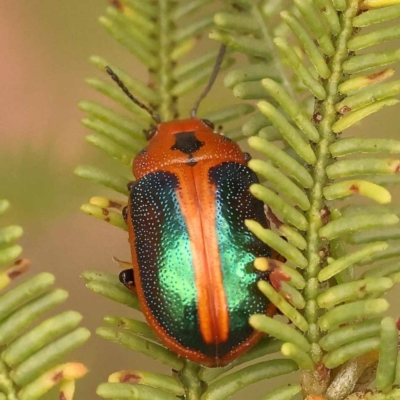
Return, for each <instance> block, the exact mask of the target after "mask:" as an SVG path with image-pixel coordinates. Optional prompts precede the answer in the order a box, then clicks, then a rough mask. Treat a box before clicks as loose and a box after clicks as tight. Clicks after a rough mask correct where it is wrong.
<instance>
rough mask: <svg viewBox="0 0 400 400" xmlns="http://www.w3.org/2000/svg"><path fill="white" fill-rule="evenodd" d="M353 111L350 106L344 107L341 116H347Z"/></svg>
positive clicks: (340, 112)
mask: <svg viewBox="0 0 400 400" xmlns="http://www.w3.org/2000/svg"><path fill="white" fill-rule="evenodd" d="M350 111H351V108H350V107H348V106H343V107H342V108H341V109H340V110H339V114H342V115H343V114H347V113H349V112H350Z"/></svg>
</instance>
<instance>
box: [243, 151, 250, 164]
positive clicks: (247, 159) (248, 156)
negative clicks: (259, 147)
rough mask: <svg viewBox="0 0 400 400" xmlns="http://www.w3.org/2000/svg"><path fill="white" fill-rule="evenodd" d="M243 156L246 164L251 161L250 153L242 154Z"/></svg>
mask: <svg viewBox="0 0 400 400" xmlns="http://www.w3.org/2000/svg"><path fill="white" fill-rule="evenodd" d="M243 155H244V161H245V162H246V164H247V163H248V162H249V161H250V160H251V158H252V157H251V154H250V153H247V152H246V153H243Z"/></svg>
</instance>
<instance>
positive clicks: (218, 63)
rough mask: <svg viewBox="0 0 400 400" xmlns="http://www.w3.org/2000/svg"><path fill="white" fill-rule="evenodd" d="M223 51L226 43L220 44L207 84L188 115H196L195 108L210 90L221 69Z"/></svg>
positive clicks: (193, 116)
mask: <svg viewBox="0 0 400 400" xmlns="http://www.w3.org/2000/svg"><path fill="white" fill-rule="evenodd" d="M225 53H226V45H224V44H222V45H221V47H220V49H219V53H218V56H217V59H216V60H215V65H214V69H213V71H212V74H211V77H210V80H209V81H208V84H207V86H206V87H205V89H204V90H203V93H202V94H201V95H200V96H199V98H198V99H197V101H196V103H195V104H194V107H193V108H192V111H191V112H190V116H191V117H192V118H195V117H196V114H197V109H198V108H199V105H200V103H201V102H202V100H203V99H204V97H206V96H207V94H208V92H209V91H210V90H211V88H212V86H213V84H214V82H215V79H216V78H217V76H218V72H219V70H220V69H221V64H222V61H223V60H224V56H225Z"/></svg>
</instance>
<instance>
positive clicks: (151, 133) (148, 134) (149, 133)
mask: <svg viewBox="0 0 400 400" xmlns="http://www.w3.org/2000/svg"><path fill="white" fill-rule="evenodd" d="M156 133H157V128H151V129H149V130H144V134H145V135H146V139H147V140H150V139H151V138H152V137H153V136H154V135H155V134H156Z"/></svg>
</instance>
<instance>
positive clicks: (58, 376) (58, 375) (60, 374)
mask: <svg viewBox="0 0 400 400" xmlns="http://www.w3.org/2000/svg"><path fill="white" fill-rule="evenodd" d="M63 378H64V372H63V371H59V372H57V373H56V374H54V375H53V377H52V378H51V379H52V380H53V382H59V381H61V380H62V379H63Z"/></svg>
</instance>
